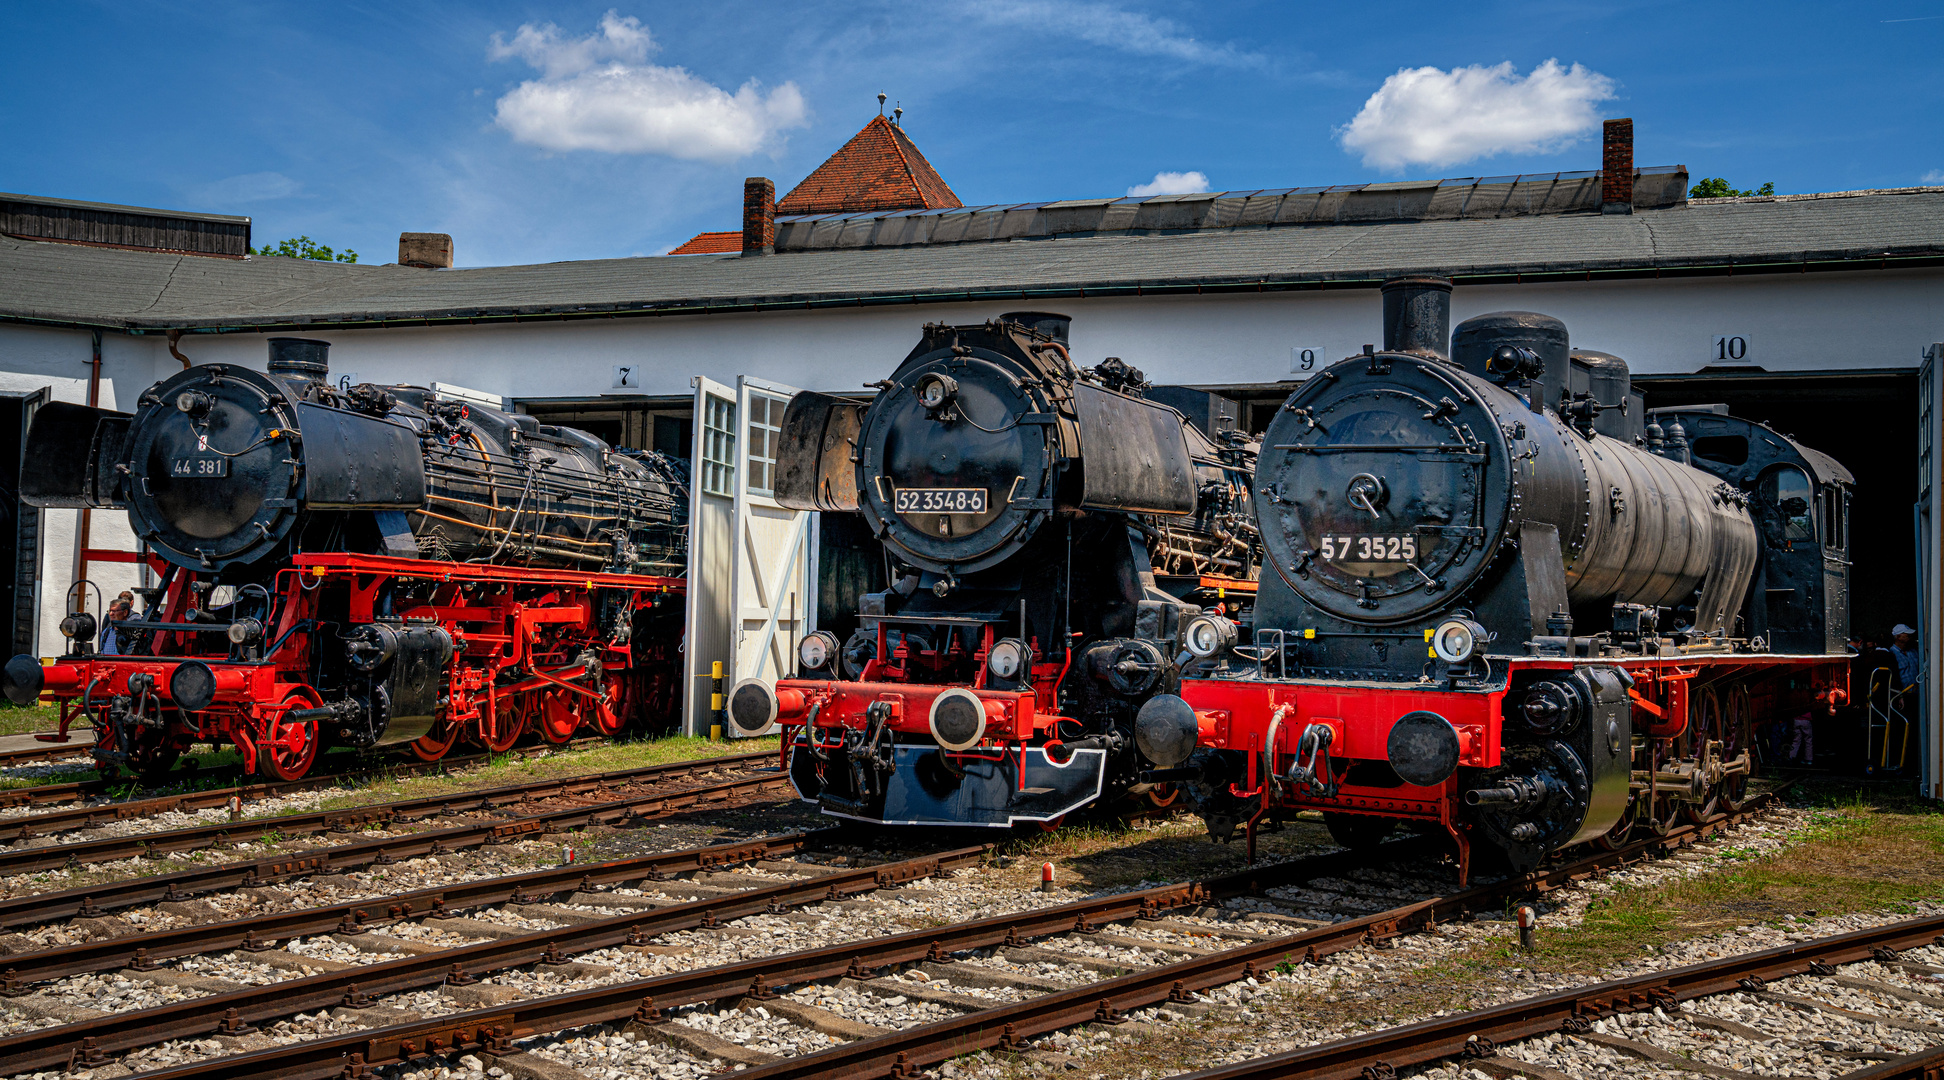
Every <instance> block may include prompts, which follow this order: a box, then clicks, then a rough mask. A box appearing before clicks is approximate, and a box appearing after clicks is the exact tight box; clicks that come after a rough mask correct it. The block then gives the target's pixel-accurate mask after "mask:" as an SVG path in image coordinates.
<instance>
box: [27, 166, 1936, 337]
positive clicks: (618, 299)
mask: <svg viewBox="0 0 1944 1080" xmlns="http://www.w3.org/2000/svg"><path fill="white" fill-rule="evenodd" d="M1221 201H1223V200H1221V199H1215V200H1212V201H1210V202H1203V203H1184V202H1175V203H1166V204H1160V205H1161V206H1164V207H1174V208H1179V209H1181V210H1182V211H1183V212H1187V211H1188V210H1190V209H1191V208H1197V207H1200V208H1206V207H1208V206H1210V205H1212V203H1219V202H1221ZM1242 202H1243V203H1245V204H1246V203H1247V202H1248V200H1242ZM1149 205H1150V204H1149V203H1142V204H1140V205H1139V208H1140V209H1142V210H1145V209H1147V208H1148V207H1149ZM1007 212H1008V213H1022V214H1028V215H1034V214H1044V213H1059V212H1074V213H1087V212H1097V211H1088V210H1087V209H1085V208H1075V209H1073V210H1071V211H1062V210H1059V209H1058V208H1054V209H1052V210H1049V209H1048V208H1047V207H1046V206H1044V205H1038V206H1034V207H1032V208H1030V209H1019V208H1012V209H1010V210H1008V211H1007ZM948 217H949V215H946V216H940V217H937V218H931V219H929V220H935V221H942V220H947V219H948ZM901 220H926V219H924V218H905V219H901ZM1940 258H1944V190H1937V189H1930V190H1916V191H1905V192H1881V193H1865V194H1860V195H1855V196H1851V197H1848V198H1829V199H1814V200H1774V201H1760V200H1757V201H1737V202H1729V203H1721V204H1714V205H1689V206H1683V207H1678V208H1673V209H1667V210H1648V211H1641V212H1638V213H1634V214H1631V215H1624V214H1607V215H1603V214H1598V213H1586V214H1551V215H1542V216H1526V217H1487V218H1466V219H1454V220H1427V221H1413V222H1408V223H1365V224H1313V225H1303V226H1295V227H1280V228H1229V229H1220V230H1210V231H1198V232H1187V233H1183V234H1178V235H1145V236H1143V235H1105V236H1091V237H1067V238H1059V239H1046V240H1040V241H1032V242H1010V243H983V244H934V245H928V246H913V247H874V248H864V247H860V248H840V249H835V250H816V251H798V252H783V253H778V254H775V255H769V256H762V257H745V256H742V255H739V254H738V255H690V256H685V257H661V258H637V259H598V260H585V261H576V262H559V263H546V264H540V265H532V266H501V267H483V268H477V269H456V270H417V269H411V268H406V267H397V266H369V265H363V264H357V265H347V264H340V263H322V262H314V261H311V260H305V259H287V258H280V257H252V258H249V259H246V260H228V259H209V258H197V257H184V256H176V255H166V254H158V253H151V252H136V251H120V250H112V249H106V248H89V247H76V246H71V245H67V244H58V243H36V242H31V241H22V240H16V239H11V238H4V239H0V318H4V319H8V320H13V321H33V322H42V323H54V324H63V325H87V326H107V327H117V328H124V329H133V330H144V329H164V328H183V329H202V330H214V329H258V328H264V327H273V326H274V327H302V326H311V327H318V326H325V325H343V326H358V325H373V324H378V323H401V322H408V323H415V322H439V321H459V322H463V321H475V320H492V319H501V318H573V317H590V316H615V315H637V314H639V315H650V314H676V313H701V312H715V311H749V310H762V309H765V308H782V307H797V308H802V307H816V306H834V305H855V304H867V303H914V302H925V301H949V300H966V299H980V298H988V297H990V298H994V299H1001V298H1004V299H1019V298H1026V297H1035V296H1047V297H1051V296H1075V295H1116V294H1129V293H1142V294H1148V293H1159V294H1167V293H1173V292H1179V291H1184V290H1185V291H1189V292H1194V291H1211V290H1224V289H1248V290H1255V289H1275V288H1301V287H1315V286H1322V285H1329V284H1343V285H1352V284H1362V285H1368V284H1374V283H1376V282H1379V281H1382V280H1383V279H1385V278H1387V277H1392V276H1395V275H1398V274H1404V273H1425V272H1434V273H1440V274H1447V275H1451V276H1454V277H1456V278H1458V279H1460V280H1468V279H1469V280H1481V279H1486V280H1491V279H1512V278H1514V277H1518V276H1527V277H1544V276H1548V275H1551V276H1565V275H1571V276H1575V277H1577V276H1590V275H1595V274H1603V273H1649V274H1654V273H1660V272H1663V271H1676V272H1679V271H1683V270H1687V271H1689V272H1698V271H1699V269H1700V268H1722V267H1734V268H1738V269H1739V268H1744V267H1751V266H1756V265H1762V264H1768V265H1776V264H1786V265H1788V266H1790V267H1791V268H1794V267H1796V266H1797V265H1798V264H1800V265H1801V267H1802V268H1804V269H1808V268H1811V267H1810V265H1809V264H1819V265H1820V264H1829V265H1832V266H1833V265H1836V264H1843V263H1848V264H1851V265H1857V264H1863V263H1867V264H1870V265H1876V264H1877V263H1878V262H1879V260H1892V259H1940Z"/></svg>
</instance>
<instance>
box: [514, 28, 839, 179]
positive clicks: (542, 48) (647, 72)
mask: <svg viewBox="0 0 1944 1080" xmlns="http://www.w3.org/2000/svg"><path fill="white" fill-rule="evenodd" d="M655 50H656V46H655V43H654V41H653V40H652V39H651V38H650V37H649V35H648V28H647V27H645V26H642V25H641V22H640V20H638V19H636V18H634V17H633V16H629V17H627V18H621V17H619V16H618V15H616V14H615V13H614V12H612V11H610V12H608V13H607V14H606V15H605V16H603V17H602V19H601V27H600V29H599V30H598V31H596V32H595V33H593V34H590V35H588V36H587V37H584V38H566V37H563V36H562V34H561V31H560V28H559V27H557V26H555V25H554V24H552V23H546V24H544V25H538V26H536V25H534V24H532V23H528V24H526V25H524V26H522V27H520V29H519V30H518V31H517V32H515V33H514V35H513V40H512V41H506V40H504V39H503V38H502V37H501V36H500V35H498V34H495V35H493V42H492V46H491V49H490V50H489V52H490V55H491V56H492V58H493V59H495V60H502V59H506V58H508V57H518V58H519V59H521V60H524V61H526V62H527V64H529V65H531V66H532V67H534V68H537V69H539V71H540V72H541V74H542V78H539V79H534V80H531V81H528V82H523V83H521V84H520V85H519V86H517V87H514V88H513V89H512V90H511V91H508V92H507V93H506V95H505V96H503V97H501V98H500V99H499V102H498V109H497V111H496V112H495V114H494V121H495V122H496V123H498V124H499V126H500V127H502V128H504V129H506V131H507V132H508V133H509V134H511V135H512V136H513V138H515V139H516V140H518V141H520V142H524V143H530V144H532V145H534V146H538V147H541V148H542V149H545V150H556V151H565V150H599V151H603V152H605V153H610V154H663V155H666V156H668V157H674V158H684V159H688V160H692V161H715V162H728V161H734V160H735V159H737V158H739V157H743V156H744V155H747V154H752V153H755V152H757V151H759V150H764V149H769V148H773V147H774V146H775V145H776V144H777V143H778V142H779V141H780V140H779V138H778V136H779V133H781V132H783V131H785V130H788V129H790V128H795V127H802V126H803V124H804V120H805V116H806V114H807V112H808V109H807V108H806V107H805V105H804V102H803V94H802V93H801V92H800V91H799V90H798V89H797V87H796V84H795V83H788V82H786V83H784V84H783V85H781V86H778V87H776V88H774V89H772V90H770V91H769V92H767V93H765V92H764V91H763V88H762V85H761V84H760V83H759V82H757V81H756V80H755V79H751V80H749V81H748V82H745V83H743V84H742V86H741V87H739V88H737V90H736V92H735V93H733V94H731V93H730V92H728V91H727V90H724V89H722V88H721V87H719V86H715V85H713V84H712V83H709V82H708V81H706V80H704V79H699V78H697V77H696V76H694V75H692V74H690V73H689V72H688V71H687V70H685V69H683V68H679V67H661V66H657V65H654V64H649V63H647V62H646V61H647V59H648V56H649V55H650V54H651V53H652V52H654V51H655Z"/></svg>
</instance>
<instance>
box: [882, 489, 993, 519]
mask: <svg viewBox="0 0 1944 1080" xmlns="http://www.w3.org/2000/svg"><path fill="white" fill-rule="evenodd" d="M893 496H894V500H893V503H892V509H893V510H895V511H897V512H898V513H900V514H983V513H985V512H986V489H984V488H899V489H897V490H896V491H895V492H893Z"/></svg>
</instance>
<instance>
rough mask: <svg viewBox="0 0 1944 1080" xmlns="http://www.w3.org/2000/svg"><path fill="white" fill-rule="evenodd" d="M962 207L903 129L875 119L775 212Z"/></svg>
mask: <svg viewBox="0 0 1944 1080" xmlns="http://www.w3.org/2000/svg"><path fill="white" fill-rule="evenodd" d="M962 205H964V204H963V203H961V202H959V197H958V196H957V195H954V194H953V193H952V189H951V188H950V187H949V186H947V185H946V183H945V178H944V177H942V176H939V175H938V170H937V169H934V168H932V164H931V162H929V161H926V160H925V155H923V154H921V153H919V152H918V147H916V146H915V145H913V144H912V142H911V139H910V138H909V137H908V136H906V135H905V133H904V129H903V128H901V127H899V126H897V125H896V124H893V123H892V122H891V121H889V120H886V119H885V118H884V117H882V116H876V117H872V118H871V122H870V123H868V124H865V125H864V130H862V131H860V132H858V133H857V134H856V135H855V136H853V137H852V138H851V141H849V142H847V143H845V144H844V146H843V148H842V149H840V150H838V151H837V152H836V153H834V154H832V155H830V159H829V160H828V161H825V162H824V163H823V164H822V165H819V166H817V170H816V171H815V172H813V173H811V174H810V175H809V176H806V177H804V179H803V182H802V183H801V184H798V185H797V186H796V187H795V188H793V189H791V191H790V193H789V194H788V195H785V196H783V199H782V201H781V202H778V203H777V204H776V212H777V213H778V214H844V213H858V212H861V211H865V210H941V209H946V208H949V207H956V206H962ZM678 253H679V252H678Z"/></svg>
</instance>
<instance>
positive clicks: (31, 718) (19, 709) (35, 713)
mask: <svg viewBox="0 0 1944 1080" xmlns="http://www.w3.org/2000/svg"><path fill="white" fill-rule="evenodd" d="M60 726H61V710H60V707H59V706H56V705H14V704H11V703H7V704H0V735H27V734H31V733H33V732H36V731H53V730H54V729H56V728H58V727H60Z"/></svg>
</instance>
